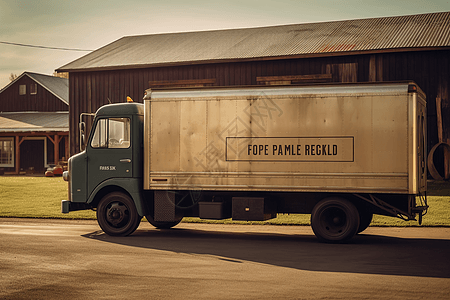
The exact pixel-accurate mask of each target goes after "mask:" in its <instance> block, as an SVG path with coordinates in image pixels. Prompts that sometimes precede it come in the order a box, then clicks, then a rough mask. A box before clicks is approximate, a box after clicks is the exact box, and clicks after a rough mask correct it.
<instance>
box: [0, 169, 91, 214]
mask: <svg viewBox="0 0 450 300" xmlns="http://www.w3.org/2000/svg"><path fill="white" fill-rule="evenodd" d="M67 187H68V183H67V182H65V181H64V180H63V179H62V178H61V177H29V176H0V195H1V197H0V217H18V218H61V219H95V212H94V211H91V210H87V211H77V212H71V213H69V214H62V213H61V200H64V199H68V196H67V193H68V191H67Z"/></svg>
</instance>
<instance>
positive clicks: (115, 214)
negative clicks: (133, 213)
mask: <svg viewBox="0 0 450 300" xmlns="http://www.w3.org/2000/svg"><path fill="white" fill-rule="evenodd" d="M129 219H130V212H129V211H128V207H127V206H126V205H125V204H123V203H121V202H112V203H110V204H109V205H108V206H107V207H106V220H107V221H108V223H109V224H110V225H111V226H113V227H115V228H121V227H123V226H125V225H126V224H127V223H128V221H129Z"/></svg>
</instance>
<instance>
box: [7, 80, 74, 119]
mask: <svg viewBox="0 0 450 300" xmlns="http://www.w3.org/2000/svg"><path fill="white" fill-rule="evenodd" d="M34 83H36V82H35V81H34V80H32V79H31V78H29V77H28V76H23V77H22V78H20V79H19V80H18V81H17V82H15V83H13V84H12V85H11V86H10V87H8V88H7V89H6V90H5V91H3V92H2V93H1V94H0V111H2V112H23V111H40V112H54V111H67V110H69V107H68V105H67V104H65V103H64V102H62V101H61V100H60V99H58V98H57V97H56V96H54V95H53V94H52V93H50V92H49V91H47V90H46V89H45V88H43V87H42V86H41V85H39V84H37V94H35V95H31V94H30V85H31V84H34ZM19 85H26V86H27V93H26V95H19Z"/></svg>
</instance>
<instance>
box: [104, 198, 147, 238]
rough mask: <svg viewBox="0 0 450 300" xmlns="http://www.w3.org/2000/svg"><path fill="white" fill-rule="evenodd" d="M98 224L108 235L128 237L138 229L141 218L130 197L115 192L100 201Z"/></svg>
mask: <svg viewBox="0 0 450 300" xmlns="http://www.w3.org/2000/svg"><path fill="white" fill-rule="evenodd" d="M97 222H98V224H99V225H100V227H101V228H102V229H103V231H104V232H105V233H106V234H108V235H112V236H127V235H130V234H132V233H133V232H134V231H135V230H136V229H137V228H138V226H139V223H140V222H141V218H140V217H139V214H138V213H137V210H136V206H135V205H134V202H133V200H132V199H131V198H130V196H128V195H126V194H124V193H121V192H113V193H110V194H107V195H106V196H104V197H103V198H102V199H101V200H100V203H99V205H98V207H97Z"/></svg>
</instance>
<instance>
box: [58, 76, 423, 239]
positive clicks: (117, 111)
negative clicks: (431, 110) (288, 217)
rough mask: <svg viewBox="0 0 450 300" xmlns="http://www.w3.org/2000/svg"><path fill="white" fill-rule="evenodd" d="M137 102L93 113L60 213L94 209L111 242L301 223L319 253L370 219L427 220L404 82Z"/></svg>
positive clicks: (165, 95) (242, 90) (415, 99)
mask: <svg viewBox="0 0 450 300" xmlns="http://www.w3.org/2000/svg"><path fill="white" fill-rule="evenodd" d="M143 102H144V103H143V104H141V103H120V104H117V103H116V104H109V105H105V106H103V107H101V108H99V109H98V110H97V112H96V113H95V117H94V120H93V126H92V130H91V131H90V134H89V137H88V139H87V142H86V143H84V138H82V139H81V140H82V141H81V143H82V144H85V150H84V151H82V152H81V153H79V154H77V155H74V156H72V157H71V158H70V159H69V163H68V164H69V166H68V171H67V172H66V173H64V179H65V180H67V181H69V200H63V201H62V212H63V213H68V212H71V211H76V210H82V209H94V210H96V214H97V220H98V223H99V225H100V227H101V228H102V230H103V231H104V232H105V233H107V234H109V235H119V236H125V235H129V234H131V233H133V232H134V231H135V230H136V228H137V227H138V226H139V223H140V221H141V219H142V217H143V216H145V217H146V219H147V220H148V221H149V222H150V223H151V224H152V225H154V226H156V227H157V228H171V227H173V226H175V225H177V224H178V223H179V222H180V221H181V219H182V218H183V217H186V216H189V217H199V218H201V219H227V218H232V219H233V220H243V221H254V220H257V221H264V220H268V219H271V218H275V217H276V216H277V214H311V226H312V229H313V231H314V233H315V235H316V236H317V238H318V239H319V240H320V241H325V242H344V241H347V240H349V239H350V238H352V237H353V236H354V235H355V234H357V233H359V232H362V231H363V230H365V229H366V228H367V227H368V226H369V224H370V222H371V220H372V217H373V215H374V214H380V215H387V216H392V217H398V218H401V219H404V220H416V218H418V219H419V222H421V220H422V215H423V214H424V213H425V212H426V210H427V208H428V206H427V203H426V188H427V178H426V176H427V167H426V153H427V150H426V132H427V130H426V116H427V113H426V100H425V95H424V93H423V92H422V91H421V90H420V88H419V87H418V86H417V85H416V84H415V83H414V82H383V83H356V84H320V85H308V86H247V87H208V88H178V89H151V90H147V91H146V95H145V97H144V101H143ZM80 118H81V117H80ZM80 128H81V132H80V136H81V137H84V126H83V122H81V124H80Z"/></svg>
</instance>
